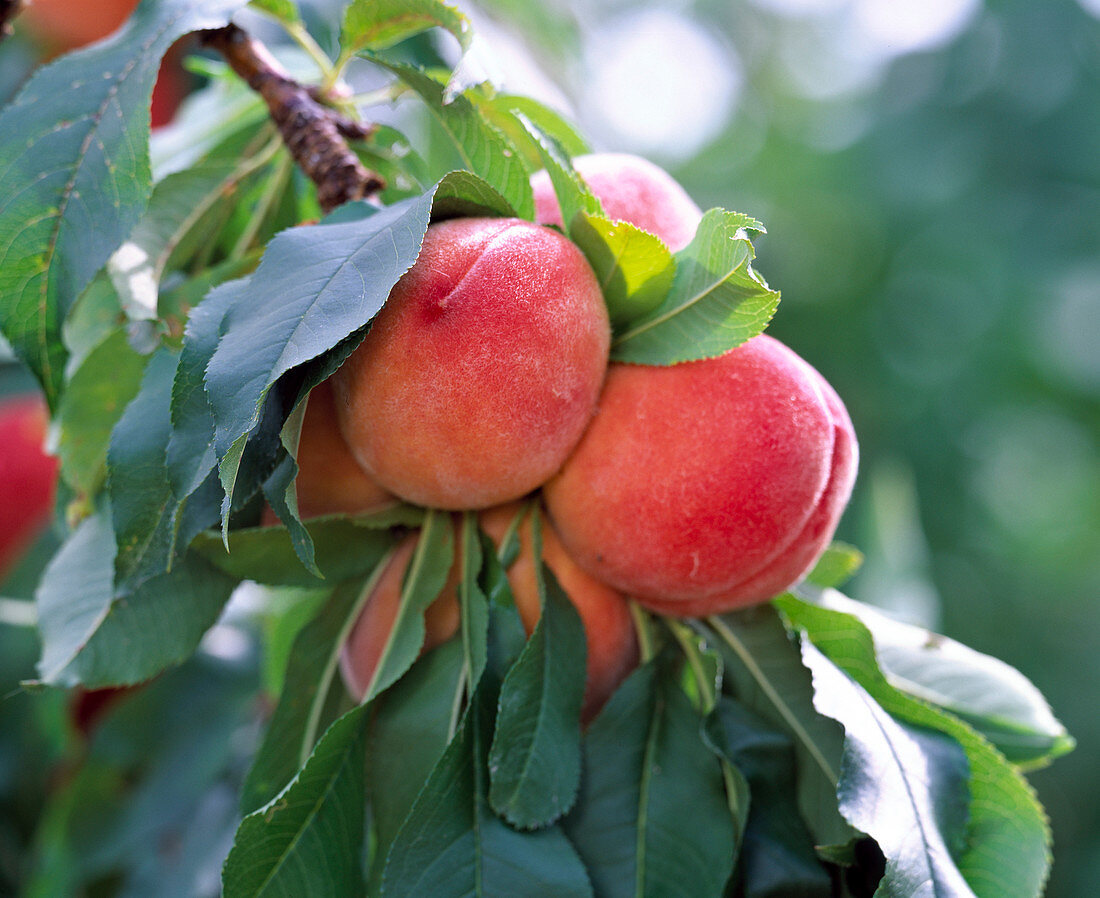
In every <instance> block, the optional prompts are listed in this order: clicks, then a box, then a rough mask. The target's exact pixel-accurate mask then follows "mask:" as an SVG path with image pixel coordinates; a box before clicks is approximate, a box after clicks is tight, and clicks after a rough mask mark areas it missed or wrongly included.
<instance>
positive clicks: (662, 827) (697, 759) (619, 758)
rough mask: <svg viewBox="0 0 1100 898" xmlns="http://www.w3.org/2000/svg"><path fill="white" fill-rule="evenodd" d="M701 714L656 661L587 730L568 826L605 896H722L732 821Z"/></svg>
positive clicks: (628, 682) (730, 865) (599, 892)
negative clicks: (582, 773) (582, 763)
mask: <svg viewBox="0 0 1100 898" xmlns="http://www.w3.org/2000/svg"><path fill="white" fill-rule="evenodd" d="M702 723H703V721H702V718H701V717H700V716H699V714H698V712H696V711H695V709H694V708H692V707H691V705H690V703H689V702H688V700H687V697H686V696H685V695H684V694H683V692H682V691H681V690H680V688H679V687H678V686H677V685H676V683H675V682H674V680H673V679H672V678H670V677H668V676H667V675H666V676H662V675H661V671H660V670H659V668H658V667H657V665H656V663H655V662H650V663H648V664H646V665H644V666H642V667H640V668H639V669H638V670H636V671H635V672H634V673H632V674H631V675H630V676H629V677H628V678H627V680H626V681H625V682H624V683H623V684H622V686H620V687H619V689H618V691H616V692H615V694H614V695H613V696H612V697H611V699H610V701H609V702H608V703H607V705H605V706H604V708H603V710H602V711H601V712H600V715H599V717H597V718H596V720H595V722H593V724H592V725H591V726H590V727H589V729H588V732H587V734H586V735H585V739H584V745H583V751H584V776H583V777H582V778H581V791H580V795H579V796H578V798H577V804H576V806H575V807H574V809H573V811H572V813H570V814H569V816H568V817H566V818H565V821H564V826H565V831H566V833H567V834H568V835H569V837H570V838H571V839H572V840H573V843H574V844H575V845H576V846H577V851H578V852H579V853H580V855H581V857H582V859H583V860H584V862H585V864H586V866H587V868H588V873H589V876H590V877H591V878H592V884H593V887H594V889H595V892H596V894H597V895H599V896H601V898H619V896H623V898H627V896H629V898H643V896H645V898H678V896H683V898H719V896H721V895H722V894H723V890H724V887H725V885H726V881H727V879H728V878H729V876H730V873H731V872H732V869H733V847H734V835H735V833H734V821H733V819H732V818H731V816H730V810H729V806H728V805H727V802H726V795H725V786H724V784H723V781H722V773H721V768H720V767H719V763H718V758H717V757H716V756H715V755H714V753H713V752H712V751H711V750H710V748H708V747H707V745H706V744H705V743H704V742H703V739H702Z"/></svg>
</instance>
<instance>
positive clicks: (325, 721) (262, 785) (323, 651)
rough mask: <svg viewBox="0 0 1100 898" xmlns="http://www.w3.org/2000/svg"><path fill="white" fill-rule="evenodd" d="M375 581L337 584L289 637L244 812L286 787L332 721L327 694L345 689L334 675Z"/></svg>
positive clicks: (249, 780) (245, 793)
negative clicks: (278, 688)
mask: <svg viewBox="0 0 1100 898" xmlns="http://www.w3.org/2000/svg"><path fill="white" fill-rule="evenodd" d="M385 563H386V556H384V555H383V556H381V557H379V559H378V561H377V564H376V565H375V568H376V570H377V571H378V572H379V573H380V572H381V570H382V568H383V567H384V566H385ZM376 576H377V574H376ZM374 582H375V578H370V579H368V580H367V581H366V582H365V583H364V582H363V581H359V580H355V581H350V582H347V583H344V584H342V585H340V586H338V587H337V588H336V589H335V590H334V591H333V593H332V595H331V596H330V597H329V599H328V601H327V602H326V603H325V604H324V606H323V607H322V608H321V610H320V611H319V612H318V614H317V616H316V617H314V619H313V620H312V621H310V622H309V623H308V624H306V626H305V627H303V628H302V630H301V631H300V632H299V633H298V636H297V638H296V639H295V640H294V645H293V646H292V648H291V650H290V657H289V659H288V662H287V670H286V677H285V685H284V687H283V691H282V694H281V695H280V696H279V704H278V705H277V706H276V708H275V713H274V714H273V715H272V717H271V722H270V723H269V724H268V727H267V732H266V733H265V735H264V740H263V742H262V743H261V744H260V747H259V749H258V750H257V752H256V757H255V759H254V760H253V762H252V767H251V768H250V769H249V771H248V776H247V777H246V778H245V782H244V786H243V787H242V790H241V810H242V811H243V812H244V813H245V814H249V813H251V812H252V811H255V810H256V809H257V808H260V807H262V806H263V805H266V804H267V803H268V802H270V801H271V800H272V799H273V798H274V797H275V796H276V795H278V794H279V792H281V791H282V790H283V789H284V788H285V787H286V786H287V784H288V783H289V782H290V781H291V780H292V779H293V778H294V776H295V774H297V773H298V771H299V770H300V769H301V768H302V766H303V765H304V764H305V763H306V761H307V759H308V758H309V756H310V754H311V753H312V752H313V749H314V747H315V746H316V744H317V740H318V739H319V738H320V735H321V733H322V732H324V729H325V728H326V727H327V726H328V725H330V724H331V723H332V722H333V721H332V717H330V716H329V714H328V713H326V712H328V711H329V709H331V707H332V705H333V704H334V702H333V701H331V700H330V695H331V693H333V692H336V693H337V694H338V696H342V695H343V693H344V689H343V684H342V683H341V682H340V678H339V676H338V673H339V671H338V660H339V657H340V649H341V647H342V646H343V644H344V642H345V641H346V640H347V636H348V633H350V632H351V628H352V626H354V624H355V621H356V619H357V618H358V616H359V612H360V611H361V610H362V607H363V603H364V602H365V601H366V599H367V598H368V597H369V596H370V591H371V589H372V588H373V586H374Z"/></svg>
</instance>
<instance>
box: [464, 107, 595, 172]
mask: <svg viewBox="0 0 1100 898" xmlns="http://www.w3.org/2000/svg"><path fill="white" fill-rule="evenodd" d="M471 98H472V99H473V100H474V101H475V102H476V103H477V104H478V107H479V108H480V109H481V113H482V115H483V116H484V117H485V118H486V120H487V121H488V122H489V124H491V125H493V126H494V127H496V128H497V129H498V130H499V131H501V132H503V133H504V134H505V135H507V137H508V138H509V139H510V140H511V141H512V143H513V145H515V146H516V147H517V148H518V149H520V150H521V151H522V152H523V153H524V158H525V159H526V160H527V164H528V165H530V166H532V167H538V166H541V165H542V164H543V161H542V154H541V153H540V152H539V149H538V147H537V145H536V144H535V143H534V141H533V139H532V136H531V133H530V132H529V131H528V130H527V128H526V127H524V125H523V123H522V121H521V120H520V118H519V115H523V117H524V118H526V119H527V121H529V122H531V123H532V124H534V125H535V126H536V127H537V128H538V129H539V131H541V132H542V133H543V134H545V135H546V136H548V137H550V138H552V139H553V140H554V141H556V142H557V143H558V145H559V146H560V147H561V149H562V150H563V151H564V152H565V153H566V155H568V156H580V155H583V154H584V153H590V152H592V150H591V147H589V145H588V143H587V142H586V141H585V139H584V137H583V136H582V135H581V134H580V132H579V131H578V130H577V128H576V126H575V125H573V124H571V123H570V122H567V121H566V120H565V119H564V118H563V117H562V116H561V115H560V114H559V113H557V112H555V111H554V110H553V109H551V108H550V107H549V106H546V105H544V104H542V103H540V102H539V101H538V100H535V99H532V98H531V97H524V96H520V95H519V94H508V93H497V92H495V91H493V92H487V93H484V94H479V93H476V92H475V93H473V94H471Z"/></svg>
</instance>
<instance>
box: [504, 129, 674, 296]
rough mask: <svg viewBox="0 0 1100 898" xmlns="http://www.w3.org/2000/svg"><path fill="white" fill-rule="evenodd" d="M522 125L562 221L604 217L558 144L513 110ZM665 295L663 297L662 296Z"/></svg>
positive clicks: (594, 198) (594, 197)
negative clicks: (551, 190) (582, 216)
mask: <svg viewBox="0 0 1100 898" xmlns="http://www.w3.org/2000/svg"><path fill="white" fill-rule="evenodd" d="M512 114H513V115H515V118H516V121H517V122H518V123H519V125H520V126H521V127H522V130H523V132H524V137H525V138H526V140H527V141H528V142H530V143H531V144H532V145H533V147H534V149H535V151H536V152H537V153H538V155H539V157H540V163H541V167H543V168H545V169H546V171H547V174H548V175H549V176H550V183H551V184H553V185H554V194H555V196H557V199H558V206H559V208H560V209H561V215H562V221H564V222H572V221H573V220H574V219H575V218H576V217H577V216H578V215H581V214H582V213H585V214H588V215H591V216H603V214H604V212H603V205H602V204H601V203H600V201H599V199H598V198H597V197H596V195H595V194H594V193H592V191H591V190H589V189H588V185H587V184H585V183H584V181H583V180H582V179H581V178H580V177H578V176H577V173H576V172H575V171H573V164H572V162H571V161H570V160H569V156H568V155H567V154H566V152H565V150H564V149H562V147H561V145H560V144H558V142H557V141H556V140H554V138H552V137H550V136H549V135H547V134H544V133H543V131H542V130H541V129H540V128H539V127H538V125H536V124H535V123H534V122H532V121H531V120H530V119H528V118H527V117H526V116H525V115H523V113H512ZM663 298H664V297H663V296H662V299H663Z"/></svg>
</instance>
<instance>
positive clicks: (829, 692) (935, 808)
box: [802, 642, 974, 898]
mask: <svg viewBox="0 0 1100 898" xmlns="http://www.w3.org/2000/svg"><path fill="white" fill-rule="evenodd" d="M802 657H803V658H804V659H805V661H806V665H807V667H809V669H810V670H811V671H812V672H813V678H814V693H815V697H814V704H815V706H816V707H817V709H818V710H819V711H820V712H821V713H822V714H825V715H826V716H828V717H831V718H833V719H834V720H836V721H839V722H840V723H841V724H842V725H843V726H844V732H845V745H844V762H843V766H842V769H841V777H840V785H839V788H838V797H839V800H840V810H841V813H843V814H844V816H845V817H846V818H847V819H848V821H849V822H850V823H851V824H852V825H853V826H855V827H857V828H858V829H860V830H862V831H863V832H866V833H867V834H868V835H870V836H871V837H872V838H873V839H874V840H875V841H876V842H877V843H878V845H879V847H880V848H881V849H882V852H883V854H884V855H885V856H886V872H885V874H884V875H883V878H882V882H881V884H880V885H879V888H878V891H877V892H876V894H882V895H884V896H885V895H890V896H895V895H896V896H897V898H902V896H906V895H916V894H922V895H928V896H929V898H966V896H970V898H973V896H974V892H973V891H971V889H970V887H969V886H968V885H967V882H966V880H965V879H964V878H963V875H962V874H961V873H960V872H959V869H958V867H957V866H956V865H955V862H954V860H953V859H952V857H951V852H950V851H949V848H948V846H949V845H950V844H952V843H957V842H958V837H959V836H960V835H961V833H962V831H963V829H964V827H965V822H966V781H967V766H966V756H965V755H964V754H963V752H962V750H961V749H960V748H959V746H958V744H957V743H955V742H954V741H953V740H951V739H949V738H947V737H945V736H942V735H940V734H937V733H930V732H922V731H919V730H916V729H910V728H909V727H906V726H904V725H903V724H900V723H898V722H897V721H895V720H894V719H893V718H892V717H891V716H890V715H889V714H887V713H886V711H885V710H883V708H882V707H881V706H880V705H879V704H878V703H877V702H876V701H875V700H874V699H873V698H872V697H871V696H870V695H869V694H868V693H867V692H866V691H865V690H864V689H862V688H861V687H860V686H859V685H858V684H857V683H855V682H854V681H853V680H851V679H850V678H849V677H848V676H847V675H845V674H844V673H843V672H842V671H840V670H839V669H837V668H836V667H835V666H834V665H833V664H832V663H831V662H830V661H829V660H828V658H826V657H825V656H824V655H822V654H821V652H819V651H818V650H817V649H816V648H814V646H813V644H812V643H810V642H804V643H803V645H802Z"/></svg>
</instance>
